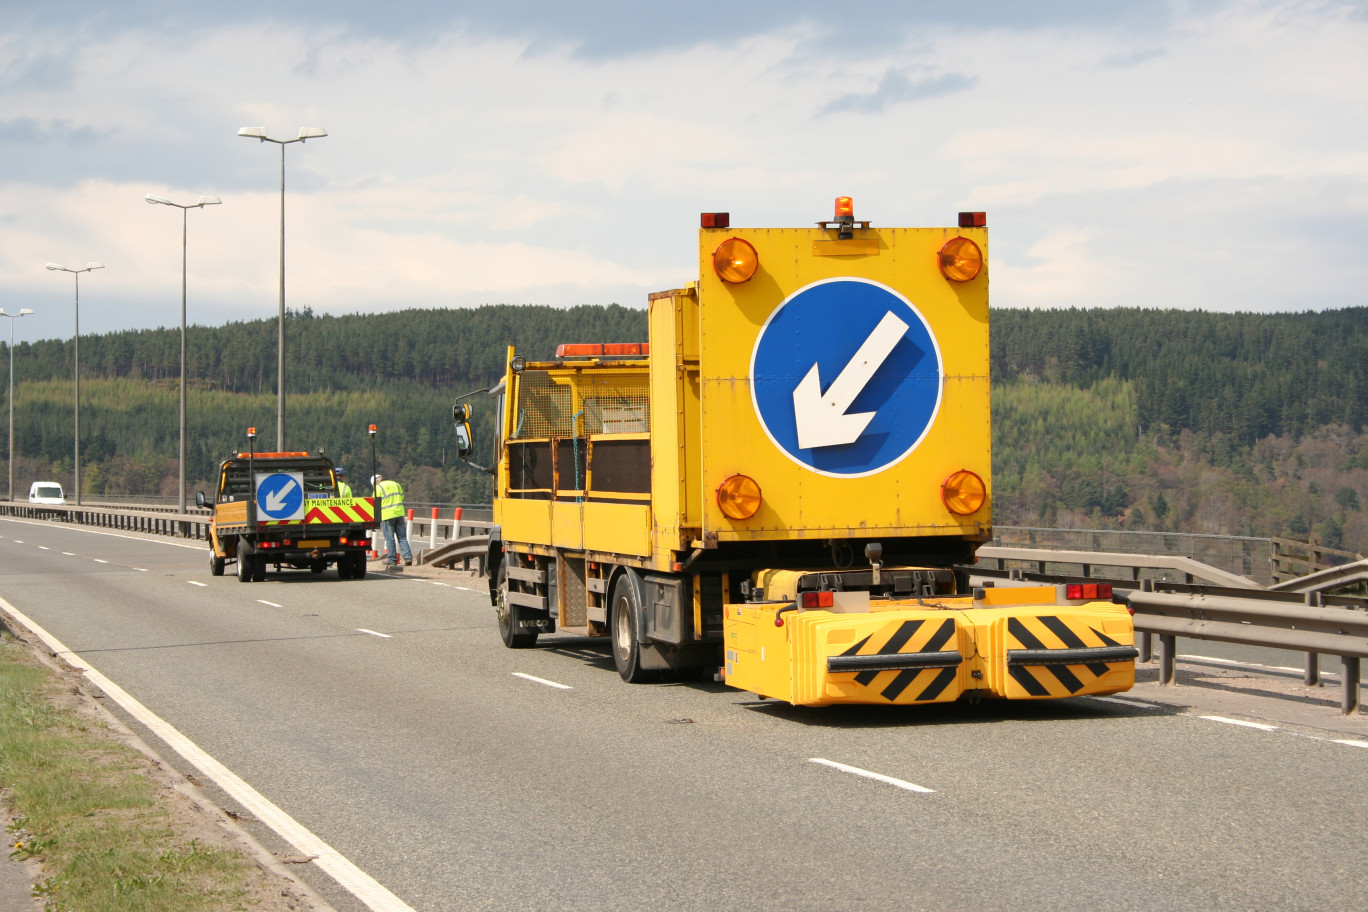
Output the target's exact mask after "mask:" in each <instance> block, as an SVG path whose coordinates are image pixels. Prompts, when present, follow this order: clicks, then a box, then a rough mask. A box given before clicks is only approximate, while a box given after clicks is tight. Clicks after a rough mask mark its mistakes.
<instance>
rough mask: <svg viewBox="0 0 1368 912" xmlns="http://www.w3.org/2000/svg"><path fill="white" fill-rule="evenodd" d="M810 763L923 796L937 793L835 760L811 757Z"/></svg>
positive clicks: (933, 790)
mask: <svg viewBox="0 0 1368 912" xmlns="http://www.w3.org/2000/svg"><path fill="white" fill-rule="evenodd" d="M808 762H809V763H820V764H821V765H822V766H829V767H831V768H832V769H835V770H840V771H841V772H843V773H851V774H852V775H855V776H863V777H864V778H866V779H873V780H874V781H875V782H883V783H885V784H887V785H892V786H896V787H898V788H900V789H906V790H907V791H909V792H920V793H921V794H923V795H934V794H935V793H936V790H935V789H929V788H926V787H925V786H921V785H915V784H913V783H911V782H906V781H904V780H902V779H894V778H893V777H892V776H885V775H883V774H882V773H871V772H870V771H869V770H866V769H860V768H859V767H858V766H847V765H846V764H844V763H837V762H836V761H835V760H823V759H822V758H821V757H811V758H809V759H808Z"/></svg>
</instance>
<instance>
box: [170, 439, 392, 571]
mask: <svg viewBox="0 0 1368 912" xmlns="http://www.w3.org/2000/svg"><path fill="white" fill-rule="evenodd" d="M248 436H249V439H250V438H253V437H255V429H252V431H251V432H249V434H248ZM195 502H196V503H197V504H198V505H199V506H200V508H201V509H208V508H210V507H212V509H213V511H214V516H213V519H212V520H211V521H210V524H209V549H210V550H209V572H210V573H212V574H213V575H214V576H222V575H223V571H224V568H225V566H227V565H228V564H230V563H235V564H236V565H237V577H238V581H239V582H243V583H248V582H260V581H261V580H264V579H265V578H266V568H267V566H268V565H273V566H274V567H275V569H276V570H281V569H282V568H286V567H290V568H294V569H298V570H310V571H312V572H313V573H322V572H323V571H325V570H327V569H328V567H329V566H330V565H334V564H335V565H336V566H337V575H338V577H339V578H341V579H363V578H364V577H365V575H366V556H367V551H368V550H369V549H370V546H371V542H370V538H369V534H370V532H371V531H372V530H374V529H375V528H376V527H377V526H376V521H375V515H376V514H375V501H374V499H373V498H369V497H352V496H347V497H340V496H338V493H337V475H336V473H335V471H334V467H333V464H332V460H331V459H329V458H328V457H327V456H326V455H323V454H321V453H320V454H311V453H309V452H307V451H299V452H288V453H256V452H251V451H248V452H246V453H238V454H236V455H234V456H231V457H229V458H228V459H225V460H223V462H221V463H220V464H219V478H218V485H217V488H216V490H215V492H214V499H213V503H212V504H211V503H210V502H209V498H207V497H206V496H205V494H204V492H203V491H200V492H198V493H196V495H195Z"/></svg>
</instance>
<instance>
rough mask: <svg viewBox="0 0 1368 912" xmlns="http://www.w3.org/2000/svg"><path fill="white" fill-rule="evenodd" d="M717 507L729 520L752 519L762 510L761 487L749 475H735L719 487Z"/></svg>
mask: <svg viewBox="0 0 1368 912" xmlns="http://www.w3.org/2000/svg"><path fill="white" fill-rule="evenodd" d="M717 507H718V509H719V510H721V511H722V513H723V514H724V515H725V516H727V517H728V518H729V519H750V518H751V517H752V516H754V515H755V511H756V510H759V509H760V485H758V484H756V482H755V479H754V478H751V477H750V476H749V475H733V476H731V477H730V478H728V479H727V480H726V481H724V482H722V483H721V484H720V485H718V486H717Z"/></svg>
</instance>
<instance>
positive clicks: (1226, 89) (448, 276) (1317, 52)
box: [0, 0, 1368, 336]
mask: <svg viewBox="0 0 1368 912" xmlns="http://www.w3.org/2000/svg"><path fill="white" fill-rule="evenodd" d="M1155 8H1156V7H1146V8H1144V9H1146V10H1147V12H1145V13H1143V15H1145V16H1149V17H1150V18H1149V19H1148V20H1146V21H1145V22H1144V23H1141V25H1140V26H1137V25H1136V23H1135V22H1134V21H1129V22H1127V23H1126V24H1125V26H1124V27H1118V26H1116V25H1115V24H1113V23H1112V22H1111V21H1109V20H1107V19H1105V18H1103V19H1090V20H1074V21H1073V22H1072V23H1070V22H1069V21H1067V20H1066V19H1065V18H1064V16H1063V14H1061V13H1059V12H1058V10H1055V11H1054V13H1052V14H1051V16H1050V17H1049V22H1050V23H1051V24H1050V25H1048V27H1047V26H1037V27H1033V26H1031V25H1030V24H1029V23H1023V22H1020V21H1018V22H1016V24H1015V25H1013V27H1012V28H1010V29H1007V28H1000V27H999V28H994V27H983V26H979V25H977V24H975V23H966V22H963V21H960V22H950V21H946V20H938V22H939V24H935V23H934V22H933V24H928V25H925V26H923V27H918V28H915V29H914V28H912V27H911V24H910V23H909V21H908V20H906V19H903V18H897V19H893V18H890V20H889V24H888V25H887V27H886V28H884V29H883V30H882V31H883V34H881V35H879V36H878V37H879V38H880V40H878V41H873V40H870V41H868V42H867V43H866V44H865V45H863V46H861V47H860V48H859V49H858V51H855V50H852V48H853V47H854V46H853V45H850V44H846V45H841V44H840V42H843V41H848V40H849V39H850V38H851V36H850V35H849V34H848V33H845V32H841V31H840V30H839V26H838V24H837V23H836V20H827V19H824V18H823V14H822V13H821V12H820V11H819V9H818V7H816V6H813V5H808V6H806V7H803V11H802V13H801V18H800V13H798V12H795V13H794V14H793V16H792V18H790V19H789V20H787V21H783V20H776V21H775V23H774V25H773V26H772V27H770V28H769V29H768V30H757V29H756V28H752V29H751V30H750V31H738V32H736V33H735V34H725V35H723V34H718V35H717V36H716V37H715V38H713V39H711V40H708V39H702V40H696V41H683V40H681V41H679V42H675V43H673V45H672V44H671V43H670V42H657V43H652V44H650V45H649V46H646V47H643V48H639V49H637V51H636V52H634V53H617V54H611V55H610V54H605V53H602V51H603V50H604V48H605V47H606V45H595V48H596V49H597V52H596V53H595V55H593V56H585V55H584V54H583V53H582V48H583V46H582V45H580V44H578V43H577V41H576V40H575V39H574V38H572V37H566V36H558V35H557V34H555V33H547V34H538V33H537V26H536V23H535V22H529V23H528V24H527V26H526V28H524V29H523V30H522V33H521V35H519V36H518V37H510V35H515V34H517V33H515V32H514V31H511V30H506V31H504V32H503V33H501V34H494V33H492V32H476V31H473V30H471V28H470V27H469V26H464V25H460V24H456V25H443V26H440V27H437V28H434V29H432V30H431V31H430V33H427V34H422V35H415V34H406V35H402V36H400V35H380V34H368V33H366V32H364V31H360V30H357V29H355V28H347V27H345V26H344V25H342V24H339V23H337V22H331V21H328V20H321V21H318V22H317V23H315V24H313V25H311V26H310V25H303V24H299V23H289V22H283V21H274V22H272V21H268V20H256V21H254V20H251V19H245V18H239V19H237V20H234V21H232V22H229V23H228V24H222V25H203V26H200V27H197V28H196V29H193V30H189V31H186V30H181V31H180V32H178V33H176V34H174V35H173V34H169V33H164V32H162V31H160V30H158V29H156V28H150V27H139V26H137V25H136V24H134V25H129V26H126V27H123V28H121V29H118V30H113V31H103V30H94V29H92V30H89V31H87V32H84V33H82V32H77V37H75V38H73V37H71V35H70V34H69V33H68V32H67V31H65V30H63V31H58V30H55V29H51V30H43V29H41V28H38V29H35V28H34V27H33V26H32V25H24V26H23V28H21V29H10V30H8V31H7V33H6V34H5V36H4V37H3V38H0V74H5V76H6V77H13V78H12V80H11V81H10V82H7V83H6V88H7V90H6V93H5V94H4V96H3V98H0V175H4V177H0V295H3V296H5V297H7V298H10V297H14V296H18V297H21V298H23V299H24V302H25V306H32V304H34V303H35V302H36V303H43V304H45V305H49V306H48V308H47V309H49V310H51V311H53V312H54V313H60V312H64V311H65V310H66V309H68V308H69V305H68V304H67V303H66V300H67V298H66V290H65V289H63V288H59V287H57V285H58V283H56V282H54V281H52V279H51V276H49V275H47V274H45V273H44V272H43V271H42V269H41V265H42V263H43V262H45V261H47V260H50V259H51V260H61V259H62V258H63V257H66V258H67V259H72V260H78V261H80V262H84V261H85V259H103V260H104V261H105V262H107V263H108V264H109V269H108V271H107V272H106V273H104V274H99V275H98V276H97V277H94V278H92V279H91V280H90V283H91V289H92V291H91V294H92V301H94V300H96V299H97V298H98V297H99V296H103V297H104V300H105V301H106V302H111V303H109V305H108V307H107V308H106V309H105V310H103V311H102V310H101V308H100V306H97V305H95V304H92V314H93V316H92V318H91V321H90V324H89V325H91V326H92V328H101V327H102V324H101V323H100V322H99V321H100V320H107V322H106V323H105V324H103V328H114V327H115V326H118V325H120V324H119V323H117V322H115V321H116V320H118V319H123V320H126V321H128V322H129V323H132V324H133V325H157V324H168V323H171V322H173V320H174V318H175V309H174V308H173V309H171V310H168V307H167V303H166V302H167V300H168V298H169V299H178V288H177V286H178V283H179V274H178V273H179V254H180V251H179V237H178V229H179V225H177V224H175V223H176V221H177V219H176V218H175V213H174V212H171V211H168V210H165V209H154V208H153V207H148V206H146V205H145V204H144V203H143V202H142V201H141V197H142V195H143V194H144V193H147V192H155V193H162V194H164V195H167V196H170V197H171V198H173V199H187V200H188V199H194V198H195V197H196V196H197V195H198V194H200V193H216V194H218V195H220V196H222V197H223V199H224V205H223V206H222V207H216V208H215V209H213V210H209V211H205V212H192V213H191V214H190V250H191V254H190V273H191V280H190V285H191V290H190V296H191V301H192V307H193V305H194V302H196V301H198V302H200V306H201V307H202V308H203V312H206V313H211V314H218V315H221V317H222V318H223V319H227V318H229V317H228V316H227V315H230V314H231V315H234V317H233V318H251V317H255V316H269V315H270V314H271V313H273V312H274V307H275V301H276V294H277V274H276V270H277V257H278V249H277V245H278V240H279V239H278V235H277V232H278V220H279V211H278V206H279V196H278V186H279V183H278V181H279V151H280V150H279V148H278V147H276V146H274V145H271V144H258V143H254V142H249V141H244V140H242V139H239V138H236V137H235V136H234V135H233V134H234V133H235V132H236V130H237V128H238V127H240V126H244V125H255V124H261V125H264V126H266V127H267V129H268V130H269V131H270V132H271V135H273V136H290V135H293V134H294V131H296V130H297V129H298V127H299V126H301V125H305V124H310V125H319V126H323V127H325V128H327V129H328V131H329V134H330V135H329V136H328V137H327V138H325V139H321V140H318V141H316V142H315V141H311V142H309V143H307V144H304V145H300V144H295V145H291V146H289V147H288V149H287V151H286V172H287V173H286V183H287V225H288V237H287V267H288V281H289V287H288V289H287V295H288V300H289V303H290V304H291V306H296V307H303V306H306V305H307V306H310V307H313V308H314V309H315V310H316V311H340V312H351V311H356V310H362V311H369V310H379V309H384V308H390V307H404V306H425V307H430V306H448V305H452V304H457V305H469V304H479V303H484V302H486V301H502V300H516V301H533V302H538V303H550V304H561V305H569V304H577V303H584V302H594V301H607V300H616V301H619V302H622V303H631V304H641V303H643V302H644V300H645V295H646V294H647V292H649V291H652V290H656V289H658V288H662V287H673V286H675V285H678V284H680V283H681V282H685V281H688V280H690V279H691V278H692V275H691V272H692V270H693V268H694V240H693V234H692V232H693V227H694V226H695V225H696V224H697V223H696V214H697V213H698V212H699V211H705V210H706V211H712V210H723V209H725V210H730V211H731V212H732V213H733V223H734V224H751V225H756V224H771V225H802V224H810V223H811V222H813V221H815V220H816V219H817V218H820V217H823V216H825V215H826V214H827V210H828V208H829V206H830V200H831V198H832V197H834V196H836V195H837V194H850V195H852V196H855V197H856V201H857V206H858V207H859V210H860V214H861V216H862V217H867V218H871V219H873V220H874V221H875V223H876V224H946V223H951V220H952V219H953V217H954V213H955V212H956V211H957V210H959V209H969V208H973V209H986V210H988V212H989V223H990V225H991V226H992V230H993V256H994V263H993V264H992V269H993V276H994V285H993V293H994V300H995V302H996V303H998V304H1003V305H1013V304H1035V303H1039V304H1041V305H1046V306H1081V307H1086V306H1097V305H1104V304H1129V305H1135V306H1152V305H1154V304H1155V303H1156V302H1173V306H1207V307H1214V308H1223V307H1232V306H1235V305H1233V304H1231V303H1229V302H1228V301H1227V300H1225V299H1224V298H1223V297H1222V296H1221V295H1220V294H1219V293H1218V292H1219V290H1220V288H1221V287H1224V288H1226V289H1227V290H1230V289H1234V292H1233V293H1232V298H1233V299H1236V300H1238V302H1239V306H1240V307H1242V308H1245V309H1249V308H1253V309H1280V308H1282V309H1301V308H1302V307H1304V306H1307V300H1308V294H1309V293H1310V292H1311V290H1312V289H1314V293H1315V295H1316V297H1315V298H1314V300H1318V301H1322V302H1324V303H1325V304H1333V305H1341V304H1348V303H1360V302H1361V301H1362V295H1363V293H1362V291H1361V289H1362V288H1364V287H1365V285H1366V284H1368V264H1365V261H1364V259H1363V258H1362V257H1361V256H1348V255H1337V256H1336V258H1335V260H1334V265H1333V267H1327V268H1325V269H1322V270H1320V271H1319V272H1318V273H1317V275H1316V277H1315V278H1314V280H1308V279H1307V277H1306V276H1305V275H1304V274H1302V273H1301V272H1300V271H1299V270H1297V269H1293V268H1287V267H1284V266H1280V265H1278V264H1279V262H1280V261H1279V255H1278V252H1280V251H1297V250H1307V251H1309V250H1316V249H1322V250H1323V249H1325V245H1327V244H1328V245H1330V246H1332V247H1333V248H1334V249H1335V250H1336V251H1337V254H1338V253H1339V251H1342V250H1343V251H1347V250H1354V249H1358V250H1360V251H1361V249H1362V247H1363V246H1364V244H1365V242H1366V241H1368V217H1365V208H1368V152H1366V151H1364V150H1365V149H1368V97H1365V96H1368V55H1364V54H1363V53H1362V48H1364V47H1365V46H1368V21H1365V20H1364V18H1363V17H1361V16H1355V15H1353V13H1354V7H1353V6H1352V5H1346V4H1334V3H1319V2H1300V0H1293V2H1285V3H1254V2H1230V3H1225V4H1221V5H1218V6H1216V7H1214V12H1211V13H1198V12H1185V11H1184V10H1185V9H1187V8H1183V7H1174V8H1172V9H1174V10H1177V12H1175V13H1173V14H1172V16H1171V17H1165V16H1160V15H1158V14H1157V13H1155V12H1153V9H1155ZM890 9H891V8H890ZM1060 9H1062V7H1060ZM1199 9H1207V7H1205V6H1203V7H1200V8H1199ZM888 15H889V16H890V17H892V16H893V13H892V12H889V13H888ZM1042 15H1043V14H1042ZM1136 15H1142V14H1136ZM751 18H752V20H753V19H755V18H757V17H751ZM1132 18H1134V17H1132ZM928 21H931V20H928ZM867 37H868V36H867ZM833 42H835V43H833ZM834 51H843V53H833V52H834ZM824 112H826V113H825V114H824ZM1193 232H1201V234H1202V236H1203V237H1206V238H1208V239H1209V240H1208V242H1207V244H1208V250H1207V251H1206V252H1205V253H1204V254H1201V255H1198V254H1196V253H1194V252H1193V248H1192V246H1191V245H1189V244H1185V242H1184V241H1182V240H1181V239H1182V238H1184V237H1187V236H1189V235H1191V234H1192V233H1193ZM1213 262H1220V264H1221V272H1222V279H1221V281H1220V282H1214V281H1212V282H1211V287H1208V282H1209V281H1210V280H1209V279H1208V278H1207V277H1206V276H1205V274H1204V264H1207V265H1209V264H1211V263H1213ZM96 288H99V289H100V290H99V292H98V293H97V292H96V291H95V289H96ZM83 298H84V295H83ZM176 303H178V300H177V301H176ZM84 310H85V308H84V306H83V314H84ZM101 314H103V316H101ZM82 322H83V325H87V321H86V320H85V319H83V321H82ZM47 325H49V326H50V333H49V334H50V335H54V336H55V335H61V334H63V332H69V329H64V328H63V326H62V325H61V324H59V323H55V322H54V323H52V324H47ZM67 325H68V326H69V324H67ZM124 325H127V324H124Z"/></svg>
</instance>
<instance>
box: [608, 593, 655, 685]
mask: <svg viewBox="0 0 1368 912" xmlns="http://www.w3.org/2000/svg"><path fill="white" fill-rule="evenodd" d="M611 606H612V613H611V617H609V618H608V632H609V634H610V635H611V637H612V641H613V662H614V663H615V664H616V665H617V670H618V674H620V675H622V680H624V681H626V682H627V683H628V684H640V683H642V682H644V681H651V680H654V679H655V677H656V675H655V674H654V673H651V672H647V671H643V670H642V668H641V636H640V633H639V631H638V630H637V594H636V587H635V586H633V585H632V581H631V579H630V578H628V576H627V574H625V573H624V574H622V575H620V576H619V577H618V578H617V582H615V583H614V584H613V600H612V602H611Z"/></svg>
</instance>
